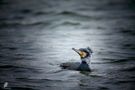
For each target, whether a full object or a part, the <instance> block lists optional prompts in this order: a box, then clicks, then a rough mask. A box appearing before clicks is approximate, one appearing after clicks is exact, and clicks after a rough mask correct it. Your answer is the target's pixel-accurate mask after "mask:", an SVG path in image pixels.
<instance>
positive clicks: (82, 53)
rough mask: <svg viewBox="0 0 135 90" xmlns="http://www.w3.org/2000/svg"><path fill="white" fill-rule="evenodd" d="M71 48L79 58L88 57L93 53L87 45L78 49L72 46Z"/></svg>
mask: <svg viewBox="0 0 135 90" xmlns="http://www.w3.org/2000/svg"><path fill="white" fill-rule="evenodd" d="M72 50H74V51H75V52H77V53H78V54H79V55H80V58H81V59H84V58H88V57H90V56H91V55H92V53H93V51H92V50H91V49H90V48H89V47H87V48H80V49H75V48H72Z"/></svg>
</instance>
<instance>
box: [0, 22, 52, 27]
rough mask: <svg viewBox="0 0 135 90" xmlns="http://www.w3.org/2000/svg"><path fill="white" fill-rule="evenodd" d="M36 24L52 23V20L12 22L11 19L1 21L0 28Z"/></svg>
mask: <svg viewBox="0 0 135 90" xmlns="http://www.w3.org/2000/svg"><path fill="white" fill-rule="evenodd" d="M35 25H44V26H46V25H50V22H44V21H41V22H30V23H28V22H19V21H18V22H13V21H12V22H10V21H7V22H1V23H0V28H4V27H5V28H7V27H17V26H35Z"/></svg>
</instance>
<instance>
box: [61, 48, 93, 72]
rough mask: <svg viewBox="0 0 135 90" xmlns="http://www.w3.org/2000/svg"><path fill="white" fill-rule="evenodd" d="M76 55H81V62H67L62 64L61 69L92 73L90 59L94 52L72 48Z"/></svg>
mask: <svg viewBox="0 0 135 90" xmlns="http://www.w3.org/2000/svg"><path fill="white" fill-rule="evenodd" d="M72 50H74V51H75V52H76V53H78V54H79V56H80V59H81V62H74V63H73V62H66V63H62V64H60V67H62V68H63V69H69V70H78V71H91V69H90V63H91V61H90V58H91V55H92V53H93V51H92V50H91V49H90V48H89V47H87V48H80V49H75V48H72Z"/></svg>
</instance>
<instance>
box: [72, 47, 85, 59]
mask: <svg viewBox="0 0 135 90" xmlns="http://www.w3.org/2000/svg"><path fill="white" fill-rule="evenodd" d="M72 50H74V51H75V52H77V53H78V54H79V55H80V57H81V58H83V57H84V56H85V53H84V52H82V51H80V50H78V49H75V48H72Z"/></svg>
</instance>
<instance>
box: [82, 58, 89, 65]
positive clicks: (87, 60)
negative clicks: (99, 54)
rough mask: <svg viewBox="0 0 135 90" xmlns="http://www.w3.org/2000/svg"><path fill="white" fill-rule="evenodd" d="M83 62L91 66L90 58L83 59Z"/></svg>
mask: <svg viewBox="0 0 135 90" xmlns="http://www.w3.org/2000/svg"><path fill="white" fill-rule="evenodd" d="M81 61H82V63H87V64H90V63H91V62H90V57H87V58H81Z"/></svg>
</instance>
